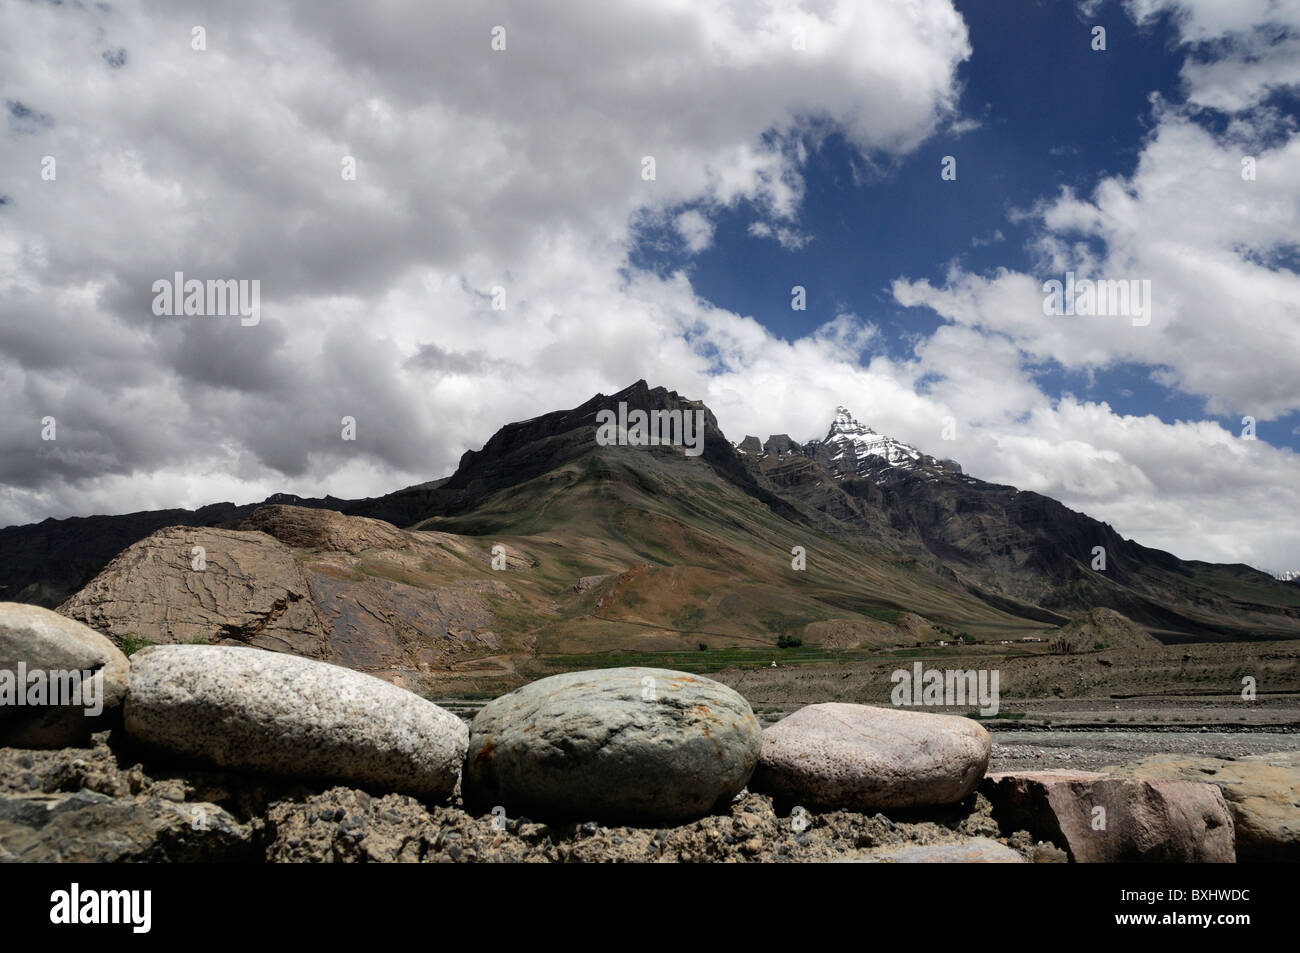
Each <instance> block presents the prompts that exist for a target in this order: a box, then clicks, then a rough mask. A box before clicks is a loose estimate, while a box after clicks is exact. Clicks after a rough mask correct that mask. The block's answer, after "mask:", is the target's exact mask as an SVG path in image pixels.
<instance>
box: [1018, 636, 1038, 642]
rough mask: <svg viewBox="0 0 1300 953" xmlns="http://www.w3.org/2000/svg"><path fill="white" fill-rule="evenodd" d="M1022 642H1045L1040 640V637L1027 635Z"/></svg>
mask: <svg viewBox="0 0 1300 953" xmlns="http://www.w3.org/2000/svg"><path fill="white" fill-rule="evenodd" d="M1020 641H1021V642H1041V641H1043V640H1042V639H1040V638H1039V637H1038V636H1036V635H1026V636H1025V637H1024V638H1023V639H1021V640H1020Z"/></svg>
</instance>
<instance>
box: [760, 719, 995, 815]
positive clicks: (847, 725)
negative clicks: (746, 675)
mask: <svg viewBox="0 0 1300 953" xmlns="http://www.w3.org/2000/svg"><path fill="white" fill-rule="evenodd" d="M991 747H992V745H991V742H990V740H989V733H988V731H986V730H985V729H984V727H983V726H981V725H979V724H977V723H976V722H974V721H972V720H971V719H969V718H962V717H959V716H956V715H934V714H929V713H926V712H915V711H903V710H899V709H896V708H878V707H875V706H872V705H851V704H843V703H838V702H834V703H828V704H823V705H809V706H807V707H806V708H801V709H799V710H798V711H796V712H794V713H793V714H791V715H788V716H787V717H785V718H783V719H781V720H780V721H778V722H777V723H776V724H774V725H772V726H771V727H770V728H768V729H767V730H766V731H764V732H763V754H762V758H761V759H760V761H759V765H758V768H757V770H755V772H754V778H753V780H752V781H751V783H750V787H751V789H752V790H755V791H760V792H762V793H764V794H769V795H771V796H772V797H775V798H779V799H781V800H784V801H791V802H794V803H796V804H801V805H804V806H806V807H818V808H827V809H831V810H834V809H837V808H842V809H845V810H855V811H867V812H872V811H883V810H893V809H908V810H910V809H917V808H932V807H942V806H947V805H951V804H957V803H959V802H960V801H962V800H963V799H965V798H966V797H967V796H968V795H970V793H971V792H972V791H974V790H975V787H976V785H978V784H979V781H980V778H982V777H983V776H984V772H985V770H986V769H987V768H988V763H989V753H990V751H991Z"/></svg>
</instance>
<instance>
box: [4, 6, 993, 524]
mask: <svg viewBox="0 0 1300 953" xmlns="http://www.w3.org/2000/svg"><path fill="white" fill-rule="evenodd" d="M196 27H199V28H201V33H202V40H203V42H202V43H199V42H198V41H197V40H196V35H197V33H198V32H200V31H198V30H196ZM497 27H501V28H502V29H501V30H496V28H497ZM796 32H797V33H798V35H799V36H800V38H801V42H800V43H795V42H794V37H795V35H796ZM494 38H499V41H500V42H499V44H498V45H501V46H503V47H504V49H500V50H496V49H493V40H494ZM198 46H202V47H203V48H202V49H198V48H196V47H198ZM969 52H970V49H969V45H968V42H967V37H966V29H965V26H964V24H963V23H962V21H961V19H960V17H959V16H958V15H957V14H956V13H955V12H954V10H953V9H952V7H951V5H950V4H949V3H948V2H947V0H927V2H923V3H915V4H909V5H906V6H903V5H899V4H895V3H888V2H880V3H874V4H862V3H858V2H852V0H842V2H818V3H799V2H792V0H776V2H768V3H763V4H732V3H699V2H694V0H693V2H690V3H687V2H667V3H665V2H653V3H651V2H633V0H622V2H609V3H602V4H600V5H598V6H595V7H592V6H589V5H583V6H580V7H575V6H574V5H572V4H565V3H550V2H535V0H530V2H522V0H521V2H512V3H503V4H496V5H494V6H493V7H492V8H491V9H490V10H488V9H482V8H475V7H474V6H473V5H468V6H467V5H461V4H425V3H419V2H407V3H395V4H389V5H386V6H385V8H384V15H383V16H382V17H379V16H376V14H375V11H374V10H372V9H370V8H366V7H364V6H329V7H322V5H320V4H316V3H307V2H303V3H299V4H294V3H290V4H281V5H276V6H274V7H273V8H268V7H266V6H265V5H264V4H260V3H252V2H249V0H243V2H241V0H236V2H232V3H229V4H224V5H222V7H221V9H220V10H213V9H212V8H211V7H210V5H208V4H206V3H199V2H193V3H185V2H180V3H176V4H168V5H167V6H166V7H164V8H158V7H156V6H150V7H149V8H148V9H147V10H146V8H145V6H144V5H143V4H140V3H121V4H117V3H115V4H113V5H112V6H111V7H110V6H108V5H86V6H84V7H83V6H80V5H70V4H64V5H35V4H7V5H5V6H4V7H3V9H0V63H2V64H3V67H4V69H3V74H4V75H5V77H6V91H5V100H6V104H7V121H8V126H7V128H6V129H5V130H4V138H3V148H4V152H5V157H6V163H5V165H6V169H7V170H9V169H12V170H15V173H14V175H13V176H12V183H10V182H7V183H6V201H5V203H4V205H3V206H2V207H0V214H2V215H3V218H4V225H5V227H4V228H3V229H0V287H2V288H3V292H2V293H0V370H2V371H3V373H2V374H0V399H3V402H4V405H5V407H6V410H7V413H6V414H5V415H4V417H3V422H0V481H2V482H3V484H4V486H5V489H4V493H3V496H2V497H0V522H2V523H8V522H14V521H21V520H28V519H39V518H42V517H44V516H47V515H60V516H61V515H67V514H69V513H78V512H86V511H87V510H109V511H121V510H124V509H132V508H139V507H146V506H164V505H178V504H186V505H196V504H200V503H203V502H207V501H208V500H210V499H211V498H212V496H213V494H216V495H217V496H224V497H228V498H236V499H256V498H259V497H260V496H263V495H265V494H266V493H268V492H271V491H274V490H280V489H288V490H295V491H299V492H319V491H322V490H328V491H330V492H334V493H336V494H340V495H346V494H352V493H376V492H382V491H384V490H386V489H388V488H390V487H391V486H393V485H397V484H400V483H401V482H415V481H420V480H425V479H428V478H429V477H431V476H434V475H438V474H441V473H445V472H447V471H448V470H449V469H450V468H452V467H453V466H454V465H455V462H456V460H457V459H458V458H459V456H460V454H461V453H462V452H463V451H464V449H465V448H466V447H467V446H474V445H477V444H478V443H481V442H482V441H483V440H484V439H486V437H487V436H488V435H489V434H491V433H492V431H493V430H494V429H495V428H496V427H498V426H500V425H501V424H503V423H505V422H507V421H509V420H512V419H519V418H524V417H530V416H533V415H535V414H536V413H538V412H539V411H540V410H545V409H550V408H554V407H560V406H566V405H570V404H572V403H576V402H578V401H581V400H583V399H586V398H587V397H589V396H590V395H591V394H592V393H594V392H595V391H598V390H605V391H608V390H610V389H611V388H614V387H619V386H623V385H625V384H627V383H628V382H630V381H632V380H635V379H636V378H638V377H647V378H651V379H655V380H657V381H666V382H669V383H671V384H674V385H676V386H680V387H682V388H683V389H689V388H691V387H692V386H698V383H699V382H700V381H701V380H704V379H706V378H707V375H708V373H709V371H710V367H711V365H710V361H709V359H707V358H705V357H703V356H702V353H703V351H704V350H706V348H705V346H704V345H703V344H702V342H701V335H703V336H708V337H711V336H713V335H715V334H716V336H717V337H718V339H719V340H720V341H724V342H725V341H727V340H734V341H735V342H737V343H741V342H743V346H745V347H746V348H747V349H748V350H750V351H753V350H757V349H761V342H763V341H764V340H765V339H766V334H765V332H763V331H762V329H761V328H760V327H759V326H758V325H757V324H756V323H755V322H753V321H751V320H748V319H741V318H739V317H737V316H730V315H726V316H724V315H721V314H720V313H719V312H717V311H716V309H709V308H707V307H704V306H703V305H702V304H701V303H700V302H699V301H697V300H696V299H695V296H694V295H693V294H692V293H691V292H690V290H689V286H688V284H687V283H686V281H685V279H683V278H680V277H670V278H668V279H657V278H653V277H649V276H644V275H639V274H632V275H631V276H630V277H629V275H628V273H627V271H626V261H627V255H628V252H629V250H630V248H631V246H632V242H633V228H632V225H633V223H635V222H636V221H638V220H641V219H643V218H644V217H646V216H650V217H656V216H658V217H662V216H664V215H667V214H670V213H672V212H673V210H679V209H682V208H691V207H694V208H708V207H715V206H725V205H728V204H732V203H736V202H738V201H740V200H745V201H747V202H748V203H750V205H751V206H752V207H753V208H754V209H756V210H757V211H758V213H759V214H761V215H763V216H764V218H765V220H767V221H770V222H772V223H774V225H776V226H777V227H778V228H779V229H780V230H781V231H780V234H782V235H784V236H786V238H783V239H782V240H783V241H794V240H796V239H795V238H794V237H792V236H797V235H798V230H797V228H796V225H795V223H796V221H797V212H798V207H799V203H800V201H801V198H802V179H801V174H800V164H801V162H802V160H803V158H804V154H803V151H802V146H801V144H800V142H799V138H800V135H801V132H802V130H804V129H805V128H806V126H807V125H808V124H809V123H813V122H817V123H830V124H833V125H835V126H836V127H838V128H842V129H843V130H844V131H845V132H846V135H848V136H849V138H850V140H851V141H852V142H853V143H854V144H855V145H856V147H857V148H859V149H861V150H862V151H863V152H866V153H886V154H888V153H896V152H900V151H905V150H907V149H910V148H914V147H915V146H916V145H917V144H918V143H920V142H921V141H923V140H924V139H925V138H926V136H927V135H929V134H930V133H931V131H932V130H934V129H935V128H937V127H938V126H939V125H940V124H941V123H943V122H944V121H946V120H947V119H948V118H950V117H951V115H952V113H953V104H954V102H955V99H956V89H955V82H954V73H955V69H956V67H957V65H958V64H959V63H960V62H961V61H962V60H963V59H964V58H965V57H966V56H968V55H969ZM647 158H649V159H650V160H652V163H653V175H647V174H646V173H647V161H646V160H647ZM51 162H52V163H53V165H52V166H50V165H49V163H51ZM47 167H48V169H49V171H51V172H52V173H53V174H52V175H43V174H42V173H43V171H45V170H46V169H47ZM349 167H351V169H354V170H355V176H351V175H349V174H347V172H348V169H349ZM11 186H12V187H11ZM676 223H677V225H678V227H679V229H680V230H681V232H682V234H683V237H684V238H685V240H686V241H687V242H688V244H689V245H690V247H692V248H693V249H694V250H700V249H702V248H703V247H705V246H707V244H708V240H709V236H710V233H711V227H710V226H709V223H708V221H707V219H705V218H704V216H703V215H702V214H701V213H699V212H686V213H684V214H682V215H680V216H679V217H678V218H677V220H676ZM175 272H182V273H183V274H184V275H185V276H187V277H197V278H200V279H213V278H237V279H248V280H252V279H257V280H258V281H260V287H261V299H262V316H261V321H260V323H259V324H258V325H257V326H256V327H243V326H241V325H240V323H239V321H238V320H237V319H226V318H218V317H195V316H191V317H163V316H155V315H154V314H153V313H152V310H151V306H150V305H151V300H152V292H151V287H152V284H153V282H154V281H156V280H158V279H160V278H171V277H172V275H173V274H174V273H175ZM715 326H716V327H715ZM45 416H52V417H54V418H56V420H57V428H58V429H57V439H56V440H54V441H42V440H40V434H41V424H40V421H41V420H42V418H44V417H45ZM343 416H353V417H355V418H356V420H357V439H356V441H355V442H348V441H342V440H341V439H340V436H339V435H340V420H341V418H342V417H343Z"/></svg>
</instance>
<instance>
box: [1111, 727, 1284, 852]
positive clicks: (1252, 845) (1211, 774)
mask: <svg viewBox="0 0 1300 953" xmlns="http://www.w3.org/2000/svg"><path fill="white" fill-rule="evenodd" d="M1106 770H1107V771H1109V772H1111V773H1114V774H1123V775H1125V776H1129V777H1138V778H1149V779H1154V778H1165V779H1177V780H1183V781H1204V782H1208V783H1210V784H1214V785H1216V786H1217V787H1218V788H1219V790H1220V791H1222V792H1223V797H1224V799H1225V800H1226V801H1227V803H1228V810H1230V811H1231V812H1232V818H1233V821H1234V822H1235V823H1236V828H1237V859H1238V860H1240V861H1243V862H1254V861H1264V862H1278V861H1282V862H1287V863H1297V862H1300V752H1296V751H1282V752H1277V753H1275V754H1265V755H1251V756H1250V757H1246V758H1241V759H1238V760H1236V761H1225V760H1223V759H1222V758H1187V757H1182V756H1180V755H1158V756H1156V757H1154V758H1148V759H1147V760H1145V761H1142V762H1140V763H1139V764H1134V765H1126V766H1124V767H1117V768H1107V769H1106Z"/></svg>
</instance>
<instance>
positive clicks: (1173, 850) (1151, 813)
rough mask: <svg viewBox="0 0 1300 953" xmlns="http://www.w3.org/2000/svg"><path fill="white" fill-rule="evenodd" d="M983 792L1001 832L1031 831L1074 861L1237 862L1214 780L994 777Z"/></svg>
mask: <svg viewBox="0 0 1300 953" xmlns="http://www.w3.org/2000/svg"><path fill="white" fill-rule="evenodd" d="M980 793H982V794H983V795H984V796H985V797H987V798H988V799H989V801H990V802H991V803H992V805H993V817H994V818H995V819H996V820H997V822H998V824H999V826H1000V827H1001V828H1002V830H1003V831H1004V832H1009V831H1016V830H1026V831H1028V832H1029V833H1030V834H1031V835H1033V836H1034V837H1035V838H1036V839H1038V840H1046V841H1051V842H1052V843H1053V844H1055V845H1056V846H1057V847H1060V848H1062V849H1063V850H1065V851H1066V852H1067V853H1068V854H1069V856H1070V859H1071V860H1073V861H1075V862H1076V863H1121V862H1123V863H1133V862H1154V863H1169V862H1173V863H1234V862H1235V861H1236V859H1237V854H1236V835H1235V829H1234V825H1233V820H1232V814H1231V813H1230V812H1229V810H1228V805H1227V803H1226V802H1225V801H1224V798H1223V794H1222V793H1221V792H1220V791H1219V789H1218V788H1217V787H1215V786H1214V785H1213V784H1205V783H1202V782H1198V781H1180V780H1141V779H1132V778H1116V777H1110V776H1108V775H1105V774H1100V773H1098V772H1095V771H1071V770H1048V771H1026V772H1003V773H997V774H990V775H989V776H988V777H987V778H985V779H984V783H983V784H982V785H980Z"/></svg>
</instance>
